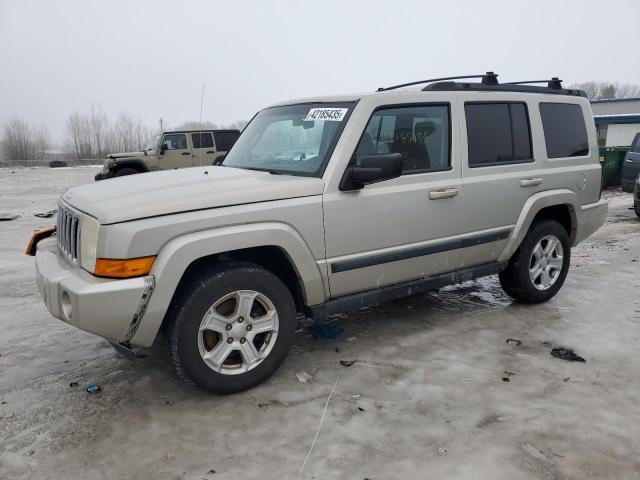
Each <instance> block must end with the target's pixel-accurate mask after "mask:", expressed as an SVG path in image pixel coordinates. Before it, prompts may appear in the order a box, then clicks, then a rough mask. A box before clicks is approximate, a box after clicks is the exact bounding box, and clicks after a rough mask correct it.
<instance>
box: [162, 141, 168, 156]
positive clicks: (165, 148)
mask: <svg viewBox="0 0 640 480" xmlns="http://www.w3.org/2000/svg"><path fill="white" fill-rule="evenodd" d="M167 150H169V145H167V144H166V143H163V144H162V145H160V155H164V152H166V151H167Z"/></svg>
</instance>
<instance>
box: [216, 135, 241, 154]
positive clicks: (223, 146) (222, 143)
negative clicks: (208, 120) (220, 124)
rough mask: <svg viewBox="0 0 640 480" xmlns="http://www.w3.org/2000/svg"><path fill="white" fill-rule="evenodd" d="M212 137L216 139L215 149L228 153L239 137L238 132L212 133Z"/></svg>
mask: <svg viewBox="0 0 640 480" xmlns="http://www.w3.org/2000/svg"><path fill="white" fill-rule="evenodd" d="M213 136H214V137H215V138H216V147H217V148H218V150H222V151H225V152H226V151H228V150H231V147H233V144H234V143H236V140H237V139H238V137H239V136H240V133H239V132H213Z"/></svg>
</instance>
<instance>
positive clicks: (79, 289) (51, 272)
mask: <svg viewBox="0 0 640 480" xmlns="http://www.w3.org/2000/svg"><path fill="white" fill-rule="evenodd" d="M36 283H37V285H38V290H39V292H40V295H41V296H42V298H43V299H44V302H45V304H46V306H47V309H48V310H49V312H51V314H52V315H53V316H54V317H56V318H58V319H60V320H62V321H64V322H66V323H69V324H70V325H73V326H75V327H78V328H80V329H82V330H85V331H87V332H91V333H94V334H96V335H99V336H101V337H103V338H105V339H107V340H109V341H110V342H114V343H124V344H125V345H126V344H127V343H128V340H129V339H130V338H131V336H133V333H135V330H136V329H137V327H138V325H139V322H140V320H141V319H142V316H143V315H144V311H145V309H146V305H147V303H148V301H149V297H150V295H151V292H152V290H153V277H152V276H148V277H139V278H130V279H126V280H111V279H104V278H98V277H94V276H93V275H91V274H89V273H87V272H85V271H84V270H82V269H80V268H79V267H73V266H71V265H69V263H68V262H67V261H66V260H65V259H64V258H62V257H61V256H59V255H58V248H57V242H56V240H55V238H49V239H46V240H42V241H41V242H39V243H38V245H37V250H36Z"/></svg>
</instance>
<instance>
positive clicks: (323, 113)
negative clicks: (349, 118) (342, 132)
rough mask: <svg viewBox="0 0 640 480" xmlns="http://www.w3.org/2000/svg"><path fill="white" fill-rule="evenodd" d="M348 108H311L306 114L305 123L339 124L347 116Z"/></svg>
mask: <svg viewBox="0 0 640 480" xmlns="http://www.w3.org/2000/svg"><path fill="white" fill-rule="evenodd" d="M348 110H349V109H348V108H312V109H311V110H309V113H307V117H306V118H305V119H304V121H305V122H312V121H314V120H324V121H325V122H341V121H342V119H343V118H344V116H345V115H346V114H347V111H348Z"/></svg>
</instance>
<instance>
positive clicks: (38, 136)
mask: <svg viewBox="0 0 640 480" xmlns="http://www.w3.org/2000/svg"><path fill="white" fill-rule="evenodd" d="M48 146H49V133H48V132H47V129H46V127H44V126H43V125H42V126H40V127H34V126H31V125H29V124H28V123H27V122H25V121H24V120H22V119H20V118H18V117H14V118H13V119H12V120H10V121H9V122H7V123H5V125H4V128H3V136H2V150H3V153H4V156H5V158H6V159H7V160H43V159H44V154H45V151H46V149H47V148H48Z"/></svg>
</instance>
